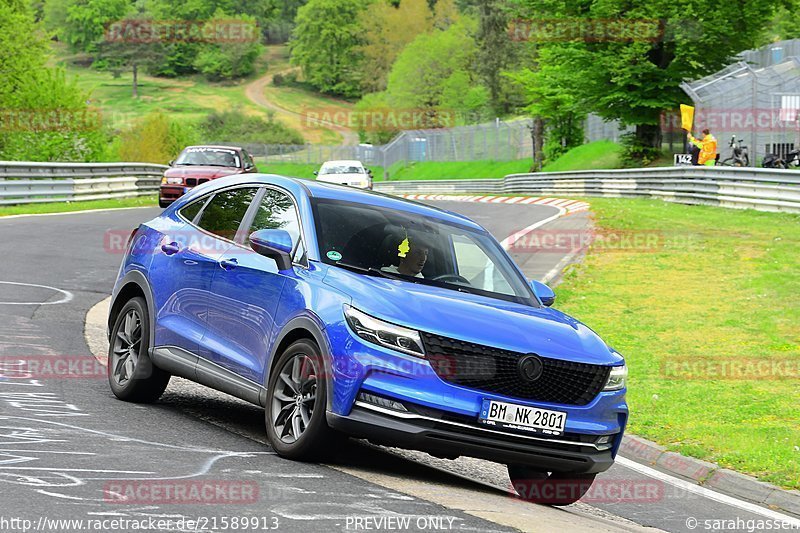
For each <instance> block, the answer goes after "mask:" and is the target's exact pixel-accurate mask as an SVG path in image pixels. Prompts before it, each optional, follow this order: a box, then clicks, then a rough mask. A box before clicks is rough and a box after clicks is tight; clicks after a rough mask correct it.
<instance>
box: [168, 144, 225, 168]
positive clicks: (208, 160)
mask: <svg viewBox="0 0 800 533" xmlns="http://www.w3.org/2000/svg"><path fill="white" fill-rule="evenodd" d="M175 164H176V165H191V166H200V165H201V166H209V167H237V168H238V167H239V154H237V153H236V150H226V149H224V148H203V147H197V148H187V149H186V150H184V151H183V152H182V153H181V155H180V156H179V157H178V159H177V161H175Z"/></svg>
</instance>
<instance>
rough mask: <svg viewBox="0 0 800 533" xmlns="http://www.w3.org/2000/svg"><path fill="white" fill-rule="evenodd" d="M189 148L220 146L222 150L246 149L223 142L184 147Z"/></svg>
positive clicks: (239, 150)
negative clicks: (223, 143)
mask: <svg viewBox="0 0 800 533" xmlns="http://www.w3.org/2000/svg"><path fill="white" fill-rule="evenodd" d="M189 148H215V149H216V148H218V149H221V150H236V151H238V152H241V151H242V150H243V149H244V148H242V147H241V146H227V145H222V144H195V145H192V146H187V147H186V148H184V150H188V149H189Z"/></svg>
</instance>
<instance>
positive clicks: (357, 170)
mask: <svg viewBox="0 0 800 533" xmlns="http://www.w3.org/2000/svg"><path fill="white" fill-rule="evenodd" d="M363 173H364V169H363V168H362V167H356V166H352V165H335V166H330V167H322V169H321V170H320V174H363Z"/></svg>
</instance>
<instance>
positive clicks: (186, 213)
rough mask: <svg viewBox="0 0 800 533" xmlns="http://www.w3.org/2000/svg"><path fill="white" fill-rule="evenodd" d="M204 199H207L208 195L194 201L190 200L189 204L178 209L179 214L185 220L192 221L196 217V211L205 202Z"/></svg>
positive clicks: (198, 210) (197, 211)
mask: <svg viewBox="0 0 800 533" xmlns="http://www.w3.org/2000/svg"><path fill="white" fill-rule="evenodd" d="M206 200H208V196H204V197H203V198H201V199H200V200H197V201H196V202H192V203H190V204H189V205H187V206H186V207H184V208H182V209H181V210H180V211H179V212H180V214H181V216H182V217H183V218H185V219H186V220H188V221H189V222H192V221H194V217H196V216H197V213H199V212H200V210H201V209H202V208H203V206H204V205H205V203H206Z"/></svg>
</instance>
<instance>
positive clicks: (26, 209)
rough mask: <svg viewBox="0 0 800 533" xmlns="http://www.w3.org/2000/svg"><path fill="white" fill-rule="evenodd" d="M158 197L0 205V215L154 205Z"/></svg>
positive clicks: (156, 203)
mask: <svg viewBox="0 0 800 533" xmlns="http://www.w3.org/2000/svg"><path fill="white" fill-rule="evenodd" d="M157 205H158V198H156V196H155V195H153V196H137V197H135V198H115V199H111V200H87V201H85V202H44V203H41V204H24V205H4V206H0V217H5V216H9V215H38V214H42V213H71V212H73V211H88V210H90V209H115V208H122V207H156V206H157Z"/></svg>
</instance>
